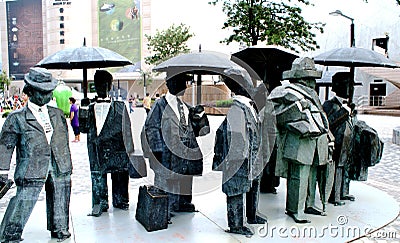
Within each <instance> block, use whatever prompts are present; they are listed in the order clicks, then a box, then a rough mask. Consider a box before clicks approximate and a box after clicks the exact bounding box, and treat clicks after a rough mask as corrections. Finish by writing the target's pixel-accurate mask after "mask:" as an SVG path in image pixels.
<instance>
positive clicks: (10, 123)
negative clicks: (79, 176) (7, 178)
mask: <svg viewBox="0 0 400 243" xmlns="http://www.w3.org/2000/svg"><path fill="white" fill-rule="evenodd" d="M47 108H48V113H49V117H50V121H51V125H52V126H53V130H54V131H53V136H52V138H51V142H50V144H48V143H47V140H46V135H45V132H44V130H43V127H42V126H41V125H40V124H39V122H38V121H37V120H36V118H35V116H34V115H33V113H32V112H31V110H30V109H28V107H27V106H25V107H24V108H22V109H20V110H16V111H14V112H12V113H10V114H9V115H8V117H7V119H6V121H5V122H4V125H3V128H2V131H1V134H0V154H1V156H0V170H9V169H10V161H11V156H12V154H13V151H14V148H15V147H16V168H15V173H14V180H15V183H16V185H17V186H21V185H24V183H29V182H35V181H42V182H44V181H45V180H46V177H47V173H48V169H49V161H50V159H51V162H52V166H53V170H54V173H55V175H56V176H60V175H70V174H71V173H72V162H71V155H70V150H69V146H68V126H67V123H66V120H65V117H64V114H63V112H62V111H61V110H60V109H58V108H54V107H51V106H47Z"/></svg>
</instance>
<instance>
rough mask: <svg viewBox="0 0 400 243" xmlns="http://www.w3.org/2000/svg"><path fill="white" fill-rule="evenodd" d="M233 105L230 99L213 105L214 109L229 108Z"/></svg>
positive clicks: (218, 101)
mask: <svg viewBox="0 0 400 243" xmlns="http://www.w3.org/2000/svg"><path fill="white" fill-rule="evenodd" d="M232 103H233V100H232V99H228V100H217V102H216V103H215V106H216V107H230V106H231V105H232Z"/></svg>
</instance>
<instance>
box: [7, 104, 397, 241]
mask: <svg viewBox="0 0 400 243" xmlns="http://www.w3.org/2000/svg"><path fill="white" fill-rule="evenodd" d="M144 119H145V112H144V110H143V108H136V109H135V112H134V113H132V114H131V120H132V124H133V134H134V139H135V145H136V149H140V142H139V134H140V130H141V128H142V126H143V123H144ZM359 119H360V120H364V121H366V122H367V123H368V124H369V125H371V126H372V127H374V128H375V129H376V130H377V131H378V133H379V135H380V137H381V138H382V140H383V141H384V142H385V147H384V152H383V158H382V160H381V162H380V163H379V164H377V165H376V166H375V167H372V168H370V169H369V179H368V181H367V182H352V184H351V188H350V191H351V193H352V194H354V195H355V196H356V201H355V202H349V203H347V204H346V205H345V206H343V207H334V206H333V205H329V206H328V214H329V215H328V216H327V217H317V216H315V217H310V218H311V220H312V222H313V225H317V226H318V227H320V226H324V225H328V224H333V223H339V226H340V225H341V226H342V228H343V224H341V222H339V219H342V220H346V221H345V223H346V224H345V226H350V225H352V226H357V227H358V228H362V227H364V228H365V227H366V225H368V226H369V227H371V228H374V229H376V228H380V227H382V226H385V225H386V224H388V223H389V224H388V225H386V226H385V227H383V228H382V229H380V230H378V231H376V232H375V233H373V234H371V235H370V236H368V237H362V238H360V239H358V240H357V241H356V242H395V241H400V220H399V219H396V218H397V214H398V212H399V204H398V202H399V201H400V186H399V185H400V184H399V182H400V176H399V175H400V164H399V162H400V146H398V145H395V144H392V142H391V141H392V131H393V128H394V127H396V126H400V117H389V116H373V115H359ZM222 120H223V117H222V116H214V117H210V124H211V126H212V134H210V136H206V137H204V138H201V139H200V140H199V142H200V146H201V148H202V151H203V153H204V156H205V164H204V173H203V177H202V178H196V179H195V181H194V199H193V201H194V203H195V204H196V206H197V209H198V210H199V212H197V213H179V214H177V215H176V216H175V217H174V218H173V219H172V224H171V225H169V227H168V229H166V230H161V231H157V232H151V233H149V232H147V231H145V229H144V228H143V227H142V226H141V225H140V224H139V223H138V222H137V221H136V220H135V211H136V202H137V192H138V187H139V186H140V185H144V184H152V176H153V173H152V171H151V170H149V171H148V176H147V177H146V178H143V179H131V180H130V199H131V201H130V210H129V211H128V212H126V211H122V210H118V209H113V208H112V207H110V209H109V210H108V212H106V213H103V215H102V216H101V217H99V218H94V217H88V216H86V214H88V213H89V212H90V210H91V186H90V185H91V180H90V170H89V160H88V156H87V149H86V135H81V142H80V143H70V148H71V153H72V160H73V166H74V169H73V175H72V195H71V223H70V225H71V228H70V231H71V233H72V237H71V239H68V240H66V241H65V242H83V243H88V242H149V241H153V240H157V241H160V242H204V241H210V242H216V241H219V242H261V241H263V242H265V240H272V241H283V242H299V241H300V242H344V241H349V240H351V239H353V238H358V236H359V235H354V236H351V235H350V236H343V237H332V236H331V237H330V236H326V235H325V236H323V237H319V238H317V237H314V238H312V239H311V238H302V237H301V236H300V237H298V238H296V237H281V236H280V237H278V236H277V235H275V236H271V232H270V231H266V230H267V228H268V227H264V228H262V225H259V226H257V227H254V229H255V230H258V234H257V235H255V236H253V237H252V238H246V237H244V236H238V235H234V234H228V233H225V232H224V230H225V229H226V227H227V223H226V208H225V207H226V206H225V200H226V199H225V195H224V194H223V193H222V192H221V188H220V182H221V176H220V174H219V173H216V172H212V171H211V161H212V156H213V153H212V148H213V135H214V134H213V133H215V129H216V128H217V127H218V124H219V123H220V122H222ZM3 122H4V119H1V122H0V125H2V123H3ZM73 139H74V138H73V134H72V129H71V128H70V140H71V141H72V140H73ZM12 164H13V165H14V164H15V158H13V161H12ZM12 167H13V166H12ZM285 185H286V182H285V180H283V179H282V180H281V186H280V187H279V188H278V194H277V195H273V194H262V195H261V196H260V211H261V212H262V213H264V214H266V215H267V216H268V218H269V224H270V225H268V226H269V228H268V230H271V227H272V226H280V227H285V228H286V229H289V228H290V229H294V228H295V227H297V226H296V224H294V223H293V222H292V220H291V219H290V218H288V217H287V216H286V215H285V214H284V202H285ZM14 193H15V187H14V188H13V189H11V190H10V191H9V192H8V193H7V194H6V196H5V197H4V198H3V199H1V200H0V219H1V218H2V217H3V214H4V212H5V209H6V207H7V204H8V202H9V200H10V198H11V197H12V196H13V195H14ZM44 200H45V192H44V190H43V191H42V193H41V195H40V197H39V201H38V203H37V205H36V207H35V209H34V212H33V213H32V215H31V217H30V219H29V221H28V224H27V226H26V228H25V231H24V235H23V238H25V241H24V242H56V240H55V239H51V238H50V235H49V233H48V231H47V230H46V217H45V210H46V209H45V201H44ZM396 200H397V201H396ZM392 221H393V222H392ZM260 227H261V228H260ZM318 227H317V230H318V229H319V228H318ZM263 230H264V231H263ZM266 233H270V234H269V235H265V234H266ZM262 234H264V236H262ZM268 237H269V238H268Z"/></svg>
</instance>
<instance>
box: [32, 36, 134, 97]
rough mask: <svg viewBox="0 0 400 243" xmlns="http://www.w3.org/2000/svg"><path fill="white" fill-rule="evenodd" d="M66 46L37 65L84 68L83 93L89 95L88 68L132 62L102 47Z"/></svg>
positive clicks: (116, 65) (54, 67)
mask: <svg viewBox="0 0 400 243" xmlns="http://www.w3.org/2000/svg"><path fill="white" fill-rule="evenodd" d="M85 42H86V41H85V40H84V42H83V46H81V47H77V48H66V49H63V50H61V51H58V52H56V53H54V54H52V55H50V56H47V57H45V58H43V59H42V60H41V61H40V62H38V63H37V64H36V66H37V67H43V68H47V69H83V82H82V87H83V95H84V98H86V97H87V69H88V68H105V67H119V66H125V65H128V64H132V63H131V62H130V61H129V60H128V59H126V58H125V57H123V56H121V55H120V54H118V53H116V52H114V51H111V50H109V49H106V48H102V47H87V46H86V45H85Z"/></svg>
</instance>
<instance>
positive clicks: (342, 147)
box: [323, 96, 353, 166]
mask: <svg viewBox="0 0 400 243" xmlns="http://www.w3.org/2000/svg"><path fill="white" fill-rule="evenodd" d="M323 108H324V111H325V113H326V115H327V116H328V121H329V128H330V130H331V132H332V133H333V136H335V150H334V151H333V160H334V161H335V163H336V165H337V166H345V165H346V164H347V161H348V159H349V157H350V156H351V150H350V146H351V139H352V130H353V125H352V118H351V117H350V114H349V112H348V111H346V110H345V109H344V108H342V103H341V102H340V101H339V100H338V98H337V97H336V96H335V97H333V98H332V99H330V100H327V101H325V102H324V105H323Z"/></svg>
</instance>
